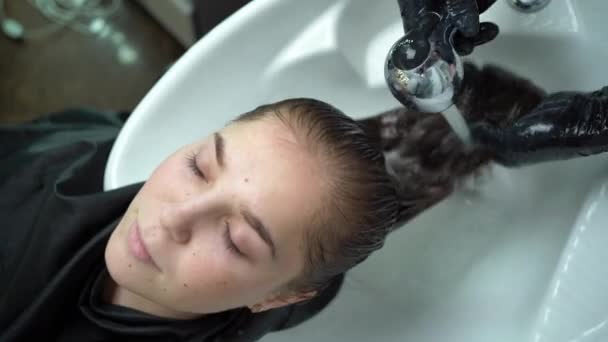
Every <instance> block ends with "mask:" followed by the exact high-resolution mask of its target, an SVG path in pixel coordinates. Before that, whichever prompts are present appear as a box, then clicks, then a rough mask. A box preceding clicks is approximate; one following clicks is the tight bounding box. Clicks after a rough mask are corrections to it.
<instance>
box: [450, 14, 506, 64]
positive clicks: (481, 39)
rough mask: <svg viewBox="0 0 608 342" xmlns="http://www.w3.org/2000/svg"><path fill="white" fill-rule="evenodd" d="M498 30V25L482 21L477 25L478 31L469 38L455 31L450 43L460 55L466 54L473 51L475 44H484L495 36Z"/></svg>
mask: <svg viewBox="0 0 608 342" xmlns="http://www.w3.org/2000/svg"><path fill="white" fill-rule="evenodd" d="M498 32H499V29H498V25H496V24H494V23H490V22H484V23H481V24H480V25H479V32H478V33H477V35H476V36H474V37H471V38H468V37H465V36H464V35H463V34H462V33H460V31H456V33H454V37H453V38H452V44H453V45H454V49H455V50H456V52H457V53H458V54H459V55H460V56H467V55H470V54H471V53H472V52H473V49H474V48H475V46H478V45H482V44H485V43H487V42H489V41H492V40H493V39H494V38H496V36H497V35H498Z"/></svg>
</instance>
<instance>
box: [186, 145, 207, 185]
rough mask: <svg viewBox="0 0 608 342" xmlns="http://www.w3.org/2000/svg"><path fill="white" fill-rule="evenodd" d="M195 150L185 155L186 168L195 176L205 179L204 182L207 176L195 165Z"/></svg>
mask: <svg viewBox="0 0 608 342" xmlns="http://www.w3.org/2000/svg"><path fill="white" fill-rule="evenodd" d="M196 154H197V153H196V152H191V153H190V154H189V155H188V156H187V157H186V161H187V163H188V168H189V169H190V170H191V171H192V173H193V174H194V175H195V176H197V177H200V178H202V179H204V180H205V182H206V181H207V177H205V174H204V173H203V172H202V171H201V170H200V169H199V168H198V166H197V165H196Z"/></svg>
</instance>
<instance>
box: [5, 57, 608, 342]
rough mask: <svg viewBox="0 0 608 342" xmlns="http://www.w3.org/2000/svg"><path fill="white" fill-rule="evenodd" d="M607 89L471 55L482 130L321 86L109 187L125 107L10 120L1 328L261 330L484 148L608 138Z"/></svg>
mask: <svg viewBox="0 0 608 342" xmlns="http://www.w3.org/2000/svg"><path fill="white" fill-rule="evenodd" d="M606 93H608V92H606V91H600V92H594V93H590V94H583V93H559V94H554V95H551V96H545V94H544V93H543V91H542V90H540V89H538V88H537V87H535V86H534V85H532V84H531V83H530V82H528V81H526V80H524V79H521V78H519V77H516V76H514V75H511V74H509V73H507V72H505V71H503V70H501V69H499V68H496V67H484V68H482V69H478V68H476V67H474V66H472V65H470V64H467V65H466V70H465V80H464V84H463V87H462V91H461V93H460V94H458V97H457V105H458V107H459V108H460V109H461V111H462V113H463V114H464V117H465V119H466V121H467V122H468V123H469V125H470V126H471V127H472V129H473V137H474V138H476V139H478V140H479V141H481V142H482V143H473V144H466V143H464V142H463V141H461V140H460V138H459V136H458V135H457V134H456V133H455V132H454V131H453V130H452V129H451V128H450V125H449V124H448V123H447V121H446V120H445V119H444V118H443V116H442V115H441V114H428V113H419V112H417V111H415V109H414V108H403V109H398V110H395V111H390V112H387V113H384V114H381V115H378V116H375V117H371V118H369V119H366V120H361V121H359V122H355V121H353V120H352V119H350V118H348V117H347V116H346V115H344V114H343V113H341V112H340V111H339V110H337V109H335V108H333V107H331V106H330V105H328V104H326V103H323V102H320V101H316V100H311V99H292V100H286V101H282V102H279V103H275V104H271V105H266V106H262V107H259V108H257V109H255V110H253V111H251V112H249V113H246V114H244V115H242V116H240V117H239V118H238V119H237V120H235V121H234V122H232V123H230V124H228V125H227V126H226V127H225V128H224V129H222V130H219V131H218V132H215V133H214V134H212V135H211V136H209V137H206V138H204V139H202V140H200V141H197V142H194V143H192V144H190V145H187V146H184V147H183V148H181V149H179V150H178V151H176V152H175V153H174V154H173V155H171V156H170V157H169V158H167V159H166V160H165V161H164V162H163V163H162V164H160V165H159V166H158V168H157V169H156V170H155V171H154V173H153V174H152V176H151V177H150V178H149V179H148V180H147V181H146V182H145V183H144V184H143V185H142V184H134V185H131V186H127V187H124V188H121V189H117V190H113V191H109V192H103V191H102V187H101V183H102V178H103V177H102V176H103V170H104V165H105V161H106V158H107V155H108V153H109V150H110V147H111V144H112V142H113V140H114V138H115V136H116V134H117V132H118V130H119V128H120V126H121V124H122V121H123V120H121V119H120V118H118V117H116V116H111V115H103V114H100V113H87V112H79V113H76V112H66V113H61V114H55V115H51V116H49V117H48V118H46V119H42V120H39V121H37V122H34V123H30V124H23V125H14V126H4V127H2V128H0V215H1V217H2V218H3V227H2V229H0V277H1V281H0V340H1V341H21V340H27V339H28V338H34V339H39V338H44V339H46V340H55V341H106V340H107V341H121V340H124V341H255V340H258V339H259V338H261V337H262V336H263V335H265V334H266V333H268V332H270V331H273V330H278V329H283V328H286V327H289V326H293V325H294V324H297V323H299V322H301V321H303V320H305V319H307V318H308V317H310V316H311V315H314V314H315V313H316V312H318V311H319V310H321V309H322V308H323V307H324V306H326V305H327V303H328V302H329V301H330V300H331V299H332V298H333V297H334V296H335V294H336V292H337V291H338V288H339V285H340V281H341V277H342V275H343V274H344V272H346V271H347V270H348V269H350V268H352V267H353V266H355V265H357V264H358V263H360V262H361V261H363V260H365V259H366V258H367V256H369V254H370V253H372V252H373V251H375V250H377V249H378V248H380V247H381V246H382V243H383V241H384V239H385V237H386V236H387V234H388V233H389V232H390V231H391V230H392V229H394V228H396V227H399V226H400V225H402V224H403V223H405V222H407V221H408V220H409V219H411V218H412V217H414V216H415V215H417V214H419V213H420V212H422V211H424V210H426V209H427V208H429V207H431V206H432V205H434V204H436V203H437V202H439V201H440V200H442V199H443V198H445V197H446V196H448V195H449V194H450V193H451V192H452V191H454V189H455V188H456V187H457V185H458V182H459V181H460V180H462V179H463V178H464V177H467V176H469V175H471V174H474V173H475V172H476V171H477V170H479V168H481V167H483V165H485V164H486V163H488V162H490V161H492V160H495V159H496V160H499V161H500V162H503V163H505V164H509V165H517V164H521V163H524V162H528V163H529V162H538V161H542V160H547V159H551V158H553V159H563V158H569V157H574V156H577V155H579V154H581V153H582V154H589V153H597V152H601V151H603V150H605V146H606V143H605V141H604V140H603V139H604V138H605V136H606V130H605V128H604V126H605V125H604V123H605V122H606V120H600V119H602V118H605V117H606V115H607V114H608V113H607V112H606V110H605V109H606V108H608V106H606V105H605V104H606V103H608V102H607V101H606V97H607V96H606ZM577 113H579V115H577ZM581 113H582V114H581ZM538 124H542V125H544V126H543V127H544V129H543V130H538V129H537V128H538V126H537V125H538ZM560 137H562V139H561V140H560ZM577 139H578V140H577ZM547 141H549V142H552V143H553V144H552V145H551V144H547ZM521 146H525V147H526V148H525V149H524V148H520V147H521ZM554 146H557V147H558V148H557V149H556V148H555V147H554ZM560 148H561V149H560ZM556 150H559V151H561V152H560V153H557V154H556V153H555V151H556ZM383 154H384V155H386V159H385V158H384V157H383ZM387 169H388V172H387Z"/></svg>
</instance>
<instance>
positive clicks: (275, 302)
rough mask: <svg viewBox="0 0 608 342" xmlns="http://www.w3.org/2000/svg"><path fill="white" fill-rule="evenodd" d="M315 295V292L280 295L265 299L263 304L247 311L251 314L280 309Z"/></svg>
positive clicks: (258, 304) (251, 307) (253, 306)
mask: <svg viewBox="0 0 608 342" xmlns="http://www.w3.org/2000/svg"><path fill="white" fill-rule="evenodd" d="M316 295H317V291H308V292H299V293H295V294H294V293H292V294H288V295H285V294H282V295H278V296H276V297H272V298H270V299H266V300H264V301H263V302H260V303H257V304H255V305H252V306H250V307H249V310H251V312H253V313H257V312H262V311H266V310H270V309H275V308H280V307H282V306H286V305H291V304H295V303H299V302H302V301H305V300H309V299H311V298H313V297H314V296H316Z"/></svg>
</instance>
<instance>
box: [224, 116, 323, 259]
mask: <svg viewBox="0 0 608 342" xmlns="http://www.w3.org/2000/svg"><path fill="white" fill-rule="evenodd" d="M221 133H222V135H223V136H224V139H225V152H226V153H225V154H226V166H227V167H226V169H227V171H226V172H227V173H228V174H229V175H230V177H232V178H233V179H234V181H235V182H236V184H240V188H242V192H241V193H242V195H243V198H244V200H245V201H247V202H248V205H249V206H250V208H251V210H252V211H254V212H255V213H256V215H258V216H259V217H260V218H261V219H262V220H263V221H264V224H265V225H266V226H268V229H269V230H270V233H271V235H272V236H273V238H274V239H275V240H277V241H275V242H276V243H277V244H278V246H277V247H278V249H279V254H280V253H281V249H283V248H281V247H282V246H288V247H286V249H289V248H290V247H292V248H293V247H300V246H301V245H302V242H303V233H304V230H305V229H307V228H308V227H309V226H310V221H311V219H312V218H313V217H314V215H315V213H316V212H317V209H318V208H319V206H320V204H321V202H322V198H323V197H324V194H325V191H324V189H326V187H325V186H324V182H323V179H324V177H323V175H322V172H321V171H322V168H321V163H320V162H319V160H318V158H317V157H315V156H314V155H313V154H311V153H310V152H309V151H308V149H307V148H306V147H305V146H304V145H302V142H301V141H299V140H297V139H296V137H295V135H294V133H293V132H292V131H291V129H290V128H288V127H287V126H286V125H284V124H283V123H282V122H281V121H280V120H278V119H262V120H256V121H251V122H242V123H235V124H231V125H229V126H228V127H226V128H225V129H224V130H222V131H221ZM293 249H294V250H297V249H299V248H297V249H295V248H293Z"/></svg>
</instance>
